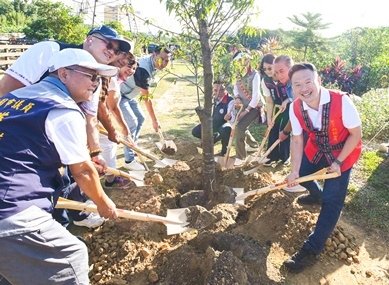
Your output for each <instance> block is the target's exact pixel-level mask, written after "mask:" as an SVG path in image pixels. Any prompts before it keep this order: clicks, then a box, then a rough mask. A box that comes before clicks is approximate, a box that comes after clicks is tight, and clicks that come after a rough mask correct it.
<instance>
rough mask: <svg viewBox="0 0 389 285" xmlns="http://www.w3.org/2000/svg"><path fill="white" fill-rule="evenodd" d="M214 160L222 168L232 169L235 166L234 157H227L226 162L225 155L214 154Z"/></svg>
mask: <svg viewBox="0 0 389 285" xmlns="http://www.w3.org/2000/svg"><path fill="white" fill-rule="evenodd" d="M215 162H216V163H217V164H219V165H220V166H221V169H222V170H225V169H233V168H234V167H235V165H234V164H235V158H231V157H230V158H228V161H227V164H226V157H224V156H215Z"/></svg>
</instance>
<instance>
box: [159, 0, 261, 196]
mask: <svg viewBox="0 0 389 285" xmlns="http://www.w3.org/2000/svg"><path fill="white" fill-rule="evenodd" d="M161 2H162V1H161ZM165 2H166V9H167V11H168V12H169V13H173V12H174V13H175V15H176V17H177V18H178V19H179V21H180V22H181V24H182V26H183V28H184V30H185V31H186V32H187V33H188V35H189V36H190V37H192V38H195V39H197V40H198V41H199V42H200V50H201V65H202V67H203V84H204V87H203V91H204V106H200V105H199V106H198V107H197V108H196V113H197V114H198V116H199V118H200V121H201V125H202V134H201V135H202V146H203V159H204V167H203V178H204V185H203V186H204V189H205V190H206V191H207V194H210V192H211V191H212V190H213V189H214V186H215V181H216V179H215V178H216V175H215V161H214V154H213V129H212V103H213V102H212V83H213V80H214V74H213V66H212V59H213V52H214V51H215V49H216V48H217V47H218V46H219V45H220V42H221V39H222V38H223V36H224V35H225V34H226V33H227V31H228V30H229V29H230V28H231V27H232V26H233V25H239V24H243V22H244V21H245V20H247V19H248V17H247V16H244V15H245V14H246V13H247V11H248V10H249V8H251V7H252V6H253V3H254V0H240V1H232V0H206V1H204V0H166V1H165ZM193 52H196V51H193Z"/></svg>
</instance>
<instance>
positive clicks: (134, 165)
mask: <svg viewBox="0 0 389 285" xmlns="http://www.w3.org/2000/svg"><path fill="white" fill-rule="evenodd" d="M124 167H125V168H127V169H128V170H133V171H142V170H146V168H145V167H144V166H143V165H142V164H140V163H139V162H137V161H136V160H135V159H134V160H133V161H131V162H129V163H127V162H126V163H124Z"/></svg>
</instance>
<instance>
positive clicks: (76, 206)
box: [55, 197, 182, 224]
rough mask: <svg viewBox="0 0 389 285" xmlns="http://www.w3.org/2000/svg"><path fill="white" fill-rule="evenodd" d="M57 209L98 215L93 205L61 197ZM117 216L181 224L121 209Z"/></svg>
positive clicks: (156, 216)
mask: <svg viewBox="0 0 389 285" xmlns="http://www.w3.org/2000/svg"><path fill="white" fill-rule="evenodd" d="M55 208H57V209H71V210H77V211H85V212H90V213H97V214H98V213H99V212H98V211H97V206H96V205H94V204H86V203H81V202H77V201H72V200H68V199H65V198H62V197H59V199H58V202H57V205H55ZM116 211H117V213H118V216H119V217H120V218H125V219H129V220H137V221H145V222H160V223H170V224H181V223H182V222H178V221H174V220H171V219H167V218H166V217H162V216H158V215H154V214H148V213H141V212H135V211H129V210H123V209H116Z"/></svg>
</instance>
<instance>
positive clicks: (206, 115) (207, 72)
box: [196, 19, 216, 196]
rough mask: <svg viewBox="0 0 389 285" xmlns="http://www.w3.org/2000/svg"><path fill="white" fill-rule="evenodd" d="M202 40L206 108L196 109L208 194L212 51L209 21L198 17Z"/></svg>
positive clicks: (211, 167)
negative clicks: (199, 125) (199, 123)
mask: <svg viewBox="0 0 389 285" xmlns="http://www.w3.org/2000/svg"><path fill="white" fill-rule="evenodd" d="M198 23H199V32H200V42H201V51H202V56H203V57H202V64H203V76H204V108H203V109H200V108H197V109H196V113H197V115H198V116H199V118H200V122H201V138H202V147H203V163H204V165H203V181H204V183H203V186H204V190H205V191H206V193H207V196H208V195H209V194H210V193H211V191H212V190H213V189H214V186H215V182H216V181H215V178H216V175H215V160H214V154H213V126H212V123H213V119H212V84H213V82H212V81H213V70H212V53H211V45H210V40H209V33H208V26H207V22H206V21H204V20H202V19H198Z"/></svg>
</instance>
